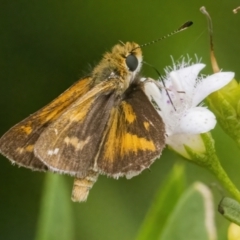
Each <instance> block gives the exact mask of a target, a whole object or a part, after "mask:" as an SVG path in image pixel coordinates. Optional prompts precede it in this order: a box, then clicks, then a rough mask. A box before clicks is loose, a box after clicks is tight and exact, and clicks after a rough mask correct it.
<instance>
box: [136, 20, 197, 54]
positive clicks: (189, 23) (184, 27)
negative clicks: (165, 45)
mask: <svg viewBox="0 0 240 240" xmlns="http://www.w3.org/2000/svg"><path fill="white" fill-rule="evenodd" d="M192 24H193V22H192V21H187V22H185V23H184V24H183V25H182V26H181V27H179V28H178V29H176V30H175V31H173V32H171V33H169V34H167V35H165V36H163V37H161V38H158V39H155V40H153V41H150V42H147V43H144V44H141V45H140V46H138V47H136V48H134V49H133V50H132V51H134V50H135V49H137V48H142V47H146V46H149V45H151V44H154V43H156V42H159V41H161V40H163V39H166V38H168V37H171V36H173V35H174V34H176V33H179V32H181V31H183V30H185V29H187V28H188V27H190V26H191V25H192Z"/></svg>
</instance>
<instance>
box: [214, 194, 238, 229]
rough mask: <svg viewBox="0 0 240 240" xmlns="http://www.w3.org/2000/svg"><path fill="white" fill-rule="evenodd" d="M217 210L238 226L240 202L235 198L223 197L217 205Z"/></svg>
mask: <svg viewBox="0 0 240 240" xmlns="http://www.w3.org/2000/svg"><path fill="white" fill-rule="evenodd" d="M218 211H219V212H220V213H221V214H222V215H223V216H224V217H225V218H226V219H228V220H229V221H231V222H234V223H235V224H237V225H238V226H240V203H239V202H237V201H236V200H234V199H232V198H229V197H224V198H223V199H222V200H221V202H220V203H219V205H218Z"/></svg>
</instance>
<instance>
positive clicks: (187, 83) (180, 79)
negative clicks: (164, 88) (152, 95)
mask: <svg viewBox="0 0 240 240" xmlns="http://www.w3.org/2000/svg"><path fill="white" fill-rule="evenodd" d="M204 67H205V64H202V63H197V64H194V65H191V66H189V67H185V68H181V69H179V70H176V71H172V72H171V73H170V77H171V80H172V84H173V86H174V88H175V89H176V90H177V91H184V92H185V93H186V94H187V95H188V94H192V92H193V89H194V86H195V84H196V79H197V76H198V74H199V72H200V71H201V70H202V69H203V68H204Z"/></svg>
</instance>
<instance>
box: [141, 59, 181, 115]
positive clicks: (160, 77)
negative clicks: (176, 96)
mask: <svg viewBox="0 0 240 240" xmlns="http://www.w3.org/2000/svg"><path fill="white" fill-rule="evenodd" d="M143 63H144V64H146V65H148V66H150V67H152V68H153V69H154V70H155V71H156V73H157V75H158V76H159V80H160V81H161V82H162V84H163V87H164V89H165V91H166V94H167V96H168V98H169V100H170V102H171V104H172V106H173V108H174V110H175V111H176V108H175V106H174V104H173V101H172V99H171V97H170V94H169V92H168V90H167V88H166V85H165V82H164V80H163V77H162V75H161V73H160V72H159V71H158V70H157V68H155V67H154V66H153V65H151V64H149V63H147V62H143Z"/></svg>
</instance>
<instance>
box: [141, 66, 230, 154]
mask: <svg viewBox="0 0 240 240" xmlns="http://www.w3.org/2000/svg"><path fill="white" fill-rule="evenodd" d="M187 65H189V63H188V64H186V63H184V62H181V63H180V64H178V65H174V67H173V68H169V67H168V68H167V69H165V72H166V77H164V79H163V81H164V83H165V87H164V86H163V84H162V83H160V82H154V81H146V82H145V84H144V88H145V93H146V94H147V95H148V97H149V99H150V100H151V101H152V102H154V104H155V106H156V105H157V108H158V112H159V114H160V115H161V117H162V119H163V122H164V123H165V128H166V134H167V144H168V145H170V146H171V148H173V149H175V150H178V151H181V152H182V151H183V149H184V147H183V146H182V144H187V145H188V143H190V142H192V143H193V145H195V146H196V145H197V144H196V141H197V142H198V140H197V139H198V138H199V136H198V137H197V138H195V137H194V136H193V135H198V134H200V133H206V132H208V131H210V130H211V129H213V128H214V127H215V125H216V118H215V116H214V114H213V113H212V112H211V111H210V110H208V109H207V108H206V107H204V106H203V104H201V102H202V101H203V100H204V98H206V97H207V96H208V95H209V94H211V93H212V92H214V91H217V90H219V89H220V88H222V87H224V86H225V85H226V84H228V83H229V82H230V81H231V80H232V79H233V77H234V73H232V72H219V73H215V74H213V75H210V76H207V77H203V76H200V77H198V74H199V72H200V71H201V70H202V69H203V68H204V67H205V65H204V64H201V63H197V64H193V65H190V66H187ZM199 104H200V105H199ZM198 148H199V147H198ZM202 150H203V149H202ZM179 153H180V152H179ZM182 155H185V157H186V154H183V152H182Z"/></svg>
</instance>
